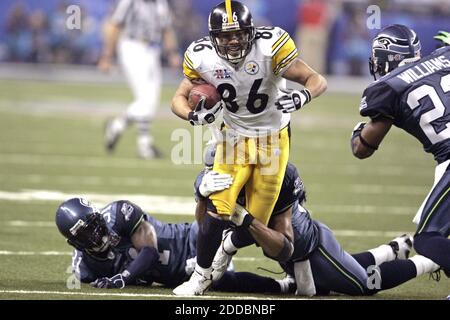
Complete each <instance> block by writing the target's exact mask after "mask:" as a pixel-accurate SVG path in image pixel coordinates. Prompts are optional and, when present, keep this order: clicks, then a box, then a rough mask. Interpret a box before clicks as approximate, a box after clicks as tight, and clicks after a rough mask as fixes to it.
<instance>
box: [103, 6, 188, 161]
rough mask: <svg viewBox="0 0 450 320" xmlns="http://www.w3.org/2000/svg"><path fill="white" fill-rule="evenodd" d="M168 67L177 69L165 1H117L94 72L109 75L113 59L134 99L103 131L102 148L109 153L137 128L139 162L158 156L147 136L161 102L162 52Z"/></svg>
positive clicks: (107, 23)
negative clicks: (96, 68)
mask: <svg viewBox="0 0 450 320" xmlns="http://www.w3.org/2000/svg"><path fill="white" fill-rule="evenodd" d="M162 52H164V55H165V56H166V57H167V61H168V63H169V65H170V66H171V67H174V68H178V67H179V66H180V65H181V57H180V55H179V52H178V45H177V39H176V36H175V32H174V30H173V28H172V21H171V12H170V8H169V5H168V3H167V0H118V1H117V4H116V7H115V9H114V10H113V12H112V15H111V16H110V18H109V19H108V21H107V22H106V24H105V27H104V48H103V52H102V55H101V58H100V60H99V63H98V67H99V69H100V70H102V71H108V70H109V69H110V68H111V66H112V62H113V58H114V56H115V55H116V53H117V58H118V61H119V63H120V65H121V66H122V69H123V71H124V73H125V75H126V78H127V80H128V83H129V86H130V88H131V90H132V92H133V95H134V101H133V102H132V103H131V104H129V105H128V107H127V109H126V112H125V113H124V114H122V115H120V116H118V117H115V118H113V119H110V120H108V121H107V123H106V127H105V146H106V149H107V150H108V151H109V152H111V151H113V150H114V148H115V147H116V144H117V141H118V140H119V138H120V136H121V135H122V133H123V132H124V131H125V130H126V129H127V128H128V127H129V126H130V125H131V124H136V126H137V128H138V136H137V150H138V155H139V156H140V157H141V158H143V159H152V158H159V157H161V152H160V151H159V150H158V149H157V148H156V147H155V145H154V141H153V140H154V139H153V137H152V135H151V134H150V123H151V121H152V119H153V118H154V116H155V113H156V110H157V108H158V104H159V102H160V91H161V82H162V81H161V78H162V74H161V53H162Z"/></svg>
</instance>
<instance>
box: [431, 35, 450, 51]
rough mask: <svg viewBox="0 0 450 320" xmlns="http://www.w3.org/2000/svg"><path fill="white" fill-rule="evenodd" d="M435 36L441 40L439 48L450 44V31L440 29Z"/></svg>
mask: <svg viewBox="0 0 450 320" xmlns="http://www.w3.org/2000/svg"><path fill="white" fill-rule="evenodd" d="M433 38H434V39H436V40H438V41H439V43H438V45H437V47H438V48H441V47H446V46H450V32H447V31H439V33H438V34H437V35H435V36H434V37H433Z"/></svg>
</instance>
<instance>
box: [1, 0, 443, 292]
mask: <svg viewBox="0 0 450 320" xmlns="http://www.w3.org/2000/svg"><path fill="white" fill-rule="evenodd" d="M169 2H170V3H171V5H172V6H173V14H174V15H175V17H176V19H174V21H175V23H176V25H175V27H176V28H177V33H178V36H179V43H180V50H184V49H185V48H186V47H187V45H188V44H189V43H190V42H191V41H192V40H195V39H197V38H199V37H200V36H202V35H204V34H205V32H206V25H207V24H206V18H207V14H208V12H209V10H210V9H211V7H212V6H213V5H215V4H216V3H217V2H220V1H218V0H217V1H216V0H214V1H212V0H207V1H205V0H203V1H200V0H171V1H170V0H169ZM244 2H245V3H246V4H247V5H248V6H249V7H250V9H251V10H252V12H253V13H254V15H255V16H256V23H257V25H272V24H273V25H279V26H281V27H283V28H284V29H286V30H287V31H289V32H290V33H291V35H293V37H295V39H296V41H297V45H298V47H299V49H300V52H301V55H302V57H303V58H304V59H305V60H306V61H307V62H310V63H311V64H312V65H313V66H314V67H315V68H316V69H317V70H319V71H321V72H323V73H325V74H327V75H328V79H329V90H328V92H327V93H326V94H325V95H324V96H322V97H321V98H319V99H317V101H315V102H314V103H313V104H312V105H311V106H308V107H307V108H306V109H305V110H303V111H302V112H301V113H298V114H294V115H293V145H292V156H291V160H292V162H294V163H295V164H296V165H297V166H298V167H299V168H300V172H301V175H302V177H303V179H304V181H305V184H306V187H307V190H308V194H309V197H308V203H307V207H308V208H310V209H311V210H312V213H313V215H314V217H315V218H317V219H319V220H321V221H323V222H324V223H326V224H328V225H329V226H330V227H331V228H332V229H333V230H335V231H336V235H337V237H338V239H339V240H340V241H341V242H342V245H343V246H344V248H345V249H347V250H348V251H350V252H357V251H361V250H365V249H368V248H372V247H374V246H377V245H379V244H381V243H385V242H387V241H389V240H390V239H391V238H393V237H395V236H397V235H399V234H401V233H402V232H414V230H415V227H414V225H413V224H412V222H411V220H412V218H413V216H414V214H415V212H416V210H417V208H418V207H419V206H420V204H421V202H422V200H423V198H424V197H425V195H426V194H427V192H428V190H429V188H430V187H431V185H432V177H433V172H434V162H433V160H432V158H431V157H430V156H428V155H425V154H424V153H423V152H422V151H421V147H420V145H419V144H418V143H417V142H416V141H415V140H413V139H412V138H411V137H409V136H406V134H404V133H402V132H400V131H398V130H395V129H394V130H393V132H392V133H391V134H390V136H389V137H388V138H387V140H386V141H385V142H384V143H383V146H382V147H381V148H380V149H382V150H381V152H379V153H378V154H376V155H375V156H374V157H373V158H372V159H368V160H365V161H364V162H361V161H358V160H357V159H356V158H353V156H352V155H351V151H350V148H349V136H350V132H351V130H352V128H353V126H354V124H355V123H356V122H358V121H360V120H361V119H360V117H359V115H358V105H359V99H360V94H361V92H362V90H363V88H364V87H365V86H366V85H367V84H368V83H369V82H370V81H371V80H370V78H369V77H368V71H367V69H368V68H367V58H368V55H369V52H370V49H369V48H370V42H369V39H370V38H371V36H373V34H374V33H375V32H376V31H377V30H368V29H367V28H366V19H367V17H368V16H369V15H370V14H369V13H367V12H366V9H367V7H368V5H373V4H376V5H379V6H380V8H381V24H382V26H384V25H387V24H390V23H403V24H407V25H409V26H411V27H412V28H414V29H415V30H416V31H417V33H418V34H419V36H420V39H421V41H422V44H423V53H424V54H428V53H430V52H431V51H432V50H433V49H434V48H435V43H434V40H433V39H432V37H433V35H434V34H436V33H437V31H438V30H448V29H449V24H448V21H449V18H450V5H449V3H448V1H447V0H440V1H438V0H435V1H433V0H428V1H418V0H409V1H405V0H397V1H388V0H385V1H370V3H369V2H368V1H332V0H329V1H326V0H316V1H307V0H302V1H299V0H279V1H269V0H247V1H244ZM113 3H114V1H111V0H96V1H88V0H69V1H60V0H45V1H37V0H20V1H12V0H3V1H1V2H0V163H1V166H0V270H1V273H0V299H65V298H77V299H92V298H93V299H99V298H101V299H117V298H135V299H136V298H154V299H161V298H162V299H168V298H170V297H171V296H170V293H171V292H170V290H167V289H163V288H132V289H126V290H122V291H120V293H119V291H114V290H110V291H107V292H104V291H99V290H94V289H91V288H89V287H88V286H82V287H81V290H71V289H70V288H68V286H67V283H68V282H69V283H70V273H67V271H68V267H69V266H70V263H71V259H70V248H69V247H68V246H67V245H66V243H65V242H64V240H63V238H62V237H61V236H60V235H59V234H58V232H57V230H56V228H55V227H54V222H53V220H54V211H55V209H56V207H57V205H58V204H59V202H61V201H62V200H64V199H65V198H67V197H70V196H71V195H84V196H87V197H89V198H90V199H91V200H92V201H93V202H95V203H97V204H99V205H101V204H106V203H107V202H108V201H112V200H116V199H118V198H128V199H130V200H134V201H135V202H136V203H138V204H139V205H141V206H142V207H143V208H144V209H146V210H147V211H149V212H150V213H153V214H155V216H156V217H157V218H159V219H162V220H165V221H169V222H181V221H191V220H193V214H192V213H193V211H192V208H193V205H194V201H193V198H192V196H191V195H192V183H193V180H194V178H195V176H196V174H197V173H198V171H199V170H200V169H201V165H175V164H173V163H172V162H171V160H170V154H171V150H172V148H173V147H174V146H175V144H176V142H175V141H172V139H171V134H172V132H173V131H174V130H175V129H177V128H184V129H187V130H191V131H192V128H191V127H190V126H189V124H186V123H185V122H183V121H181V120H180V119H178V118H176V116H175V115H173V114H172V113H171V111H170V108H169V102H170V99H171V96H172V94H173V92H174V89H175V85H176V84H177V82H178V81H179V80H180V79H181V70H180V72H174V71H171V70H168V69H167V70H166V71H165V73H164V76H165V77H164V80H165V86H164V91H163V97H162V102H161V106H160V109H159V113H158V121H156V122H155V130H154V132H155V135H156V138H157V144H158V146H159V147H160V148H161V149H163V151H164V153H165V154H166V158H165V159H162V160H153V161H144V160H140V159H138V158H137V157H136V155H135V150H134V141H133V133H131V132H130V133H127V134H126V136H125V137H124V138H123V139H124V142H122V143H121V144H120V145H119V147H118V150H117V152H116V153H115V154H113V155H108V154H106V153H105V151H104V149H103V124H104V121H105V119H106V118H107V117H108V116H109V115H111V114H115V113H117V112H118V111H120V110H123V108H124V106H125V105H126V103H127V102H129V101H130V100H131V93H130V91H129V89H128V87H127V86H126V84H125V82H124V78H123V76H122V74H121V73H120V71H119V70H115V72H113V73H112V74H109V75H105V74H101V73H99V72H98V71H97V70H96V68H95V64H96V62H97V60H98V57H99V53H100V50H101V44H102V42H101V30H102V24H103V22H104V21H105V19H106V18H107V15H108V13H109V12H110V11H111V8H112V6H113ZM72 4H76V5H80V7H81V8H82V17H81V22H82V28H81V30H68V29H67V28H66V27H65V22H66V19H67V16H68V14H67V13H66V8H67V7H68V6H69V5H72ZM235 266H236V268H237V269H238V270H248V271H254V272H258V273H261V274H265V275H268V274H267V273H266V272H264V271H261V270H259V269H257V267H264V268H266V269H272V270H275V271H279V270H280V268H279V267H277V265H276V264H275V263H273V262H272V261H269V260H268V259H266V258H264V256H263V255H262V254H261V252H260V251H259V249H257V248H250V249H246V250H243V251H242V252H239V254H238V256H237V259H236V261H235ZM277 277H283V275H278V276H277ZM69 287H70V286H69ZM449 289H450V286H449V284H448V281H445V279H443V280H442V281H440V282H439V283H437V282H435V281H432V280H430V279H428V277H426V276H424V277H422V278H420V279H416V280H414V281H411V282H409V283H407V284H406V285H404V286H402V287H399V288H396V289H393V290H390V291H387V292H383V293H380V294H378V295H376V296H375V297H373V299H442V298H444V297H445V296H447V295H448V294H449ZM100 293H102V294H106V295H104V296H99V295H98V294H100ZM114 294H117V295H114ZM133 294H134V295H133ZM210 295H212V296H214V295H218V296H219V297H220V298H223V295H220V294H215V293H211V294H210ZM236 296H239V295H234V296H233V297H236ZM259 297H260V298H265V297H264V296H259ZM266 297H267V296H266ZM271 298H273V297H271ZM291 298H292V297H291ZM344 298H345V297H344Z"/></svg>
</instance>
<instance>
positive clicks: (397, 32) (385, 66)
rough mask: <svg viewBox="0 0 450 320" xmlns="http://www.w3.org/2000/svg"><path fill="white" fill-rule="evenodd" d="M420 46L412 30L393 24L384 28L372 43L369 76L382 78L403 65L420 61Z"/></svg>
mask: <svg viewBox="0 0 450 320" xmlns="http://www.w3.org/2000/svg"><path fill="white" fill-rule="evenodd" d="M420 50H421V44H420V40H419V38H418V37H417V34H416V33H415V32H414V30H412V29H410V28H408V27H406V26H403V25H400V24H394V25H391V26H387V27H385V28H384V29H383V30H381V31H380V32H379V33H378V35H377V36H376V37H375V38H374V39H373V41H372V56H371V57H370V59H369V70H370V74H371V75H373V77H374V79H375V80H376V75H379V76H384V75H386V74H387V73H389V72H391V71H392V70H394V69H395V68H397V67H399V66H402V65H403V64H405V63H410V62H414V61H417V60H419V59H420Z"/></svg>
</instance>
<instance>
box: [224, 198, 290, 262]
mask: <svg viewBox="0 0 450 320" xmlns="http://www.w3.org/2000/svg"><path fill="white" fill-rule="evenodd" d="M235 210H236V212H235V214H233V215H232V216H231V221H232V222H233V223H234V224H236V225H239V226H243V227H244V228H248V230H249V231H250V234H251V235H252V237H253V238H254V239H255V241H256V242H257V243H258V244H259V245H260V246H261V248H262V249H263V251H264V253H265V254H266V255H268V256H269V257H271V258H273V259H275V260H277V261H279V262H285V261H287V260H288V259H289V258H290V257H291V255H292V253H293V252H294V246H293V244H292V239H293V231H292V224H291V216H292V208H289V209H288V210H286V211H285V212H283V213H281V214H279V215H277V216H275V217H273V218H272V219H271V221H270V225H271V227H272V228H269V227H267V226H266V225H265V224H264V223H262V222H260V221H259V220H257V219H254V218H253V217H252V215H251V214H250V213H249V212H248V211H247V210H246V209H245V208H244V207H242V206H240V205H239V204H236V209H235ZM236 232H237V231H236Z"/></svg>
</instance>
